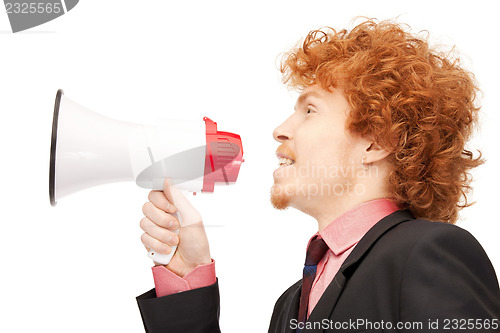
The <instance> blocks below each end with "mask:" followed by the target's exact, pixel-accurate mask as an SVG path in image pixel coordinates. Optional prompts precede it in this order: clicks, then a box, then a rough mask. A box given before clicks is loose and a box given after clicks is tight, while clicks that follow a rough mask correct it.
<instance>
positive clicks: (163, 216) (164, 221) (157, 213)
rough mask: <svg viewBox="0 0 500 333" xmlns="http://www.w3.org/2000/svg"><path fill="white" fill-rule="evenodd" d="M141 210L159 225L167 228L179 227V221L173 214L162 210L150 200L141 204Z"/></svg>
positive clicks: (175, 228)
mask: <svg viewBox="0 0 500 333" xmlns="http://www.w3.org/2000/svg"><path fill="white" fill-rule="evenodd" d="M142 212H143V213H144V215H145V216H146V217H148V218H149V219H150V220H151V221H153V222H154V223H156V224H157V225H159V226H160V227H163V228H167V229H169V230H177V229H179V221H178V220H177V219H176V218H175V216H172V215H171V214H169V213H166V212H164V211H163V210H161V209H159V208H158V207H156V206H155V205H154V204H153V203H152V202H150V201H148V202H146V203H145V204H144V205H143V206H142Z"/></svg>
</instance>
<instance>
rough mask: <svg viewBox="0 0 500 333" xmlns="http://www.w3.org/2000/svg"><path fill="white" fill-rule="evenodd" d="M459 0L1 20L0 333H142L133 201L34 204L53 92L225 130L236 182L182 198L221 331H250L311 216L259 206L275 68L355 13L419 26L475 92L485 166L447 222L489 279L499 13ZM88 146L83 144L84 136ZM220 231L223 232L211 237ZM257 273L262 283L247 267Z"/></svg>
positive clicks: (187, 7)
mask: <svg viewBox="0 0 500 333" xmlns="http://www.w3.org/2000/svg"><path fill="white" fill-rule="evenodd" d="M493 3H494V2H476V3H475V4H474V5H473V6H472V7H470V6H471V3H470V1H462V2H460V1H413V2H406V1H404V2H403V1H376V2H375V1H359V0H358V1H352V2H348V1H342V2H340V1H307V2H306V1H283V2H278V1H274V2H271V1H247V2H243V1H232V2H229V1H227V2H220V1H184V2H181V1H175V2H174V1H160V0H156V1H153V0H142V1H128V0H126V1H125V0H120V1H118V0H113V1H111V0H108V1H97V0H82V1H80V3H79V4H78V5H77V6H76V7H75V8H74V9H73V10H72V11H70V12H69V13H68V14H66V15H64V16H62V17H60V18H58V19H56V20H54V21H52V22H49V23H47V24H44V25H42V26H39V27H36V28H33V29H31V30H29V31H26V32H23V33H17V34H12V33H11V32H10V26H9V23H8V19H7V15H6V14H5V13H4V12H3V8H2V12H1V13H0V47H1V50H2V51H1V54H0V76H1V79H0V112H1V118H0V145H1V146H0V147H1V149H0V152H1V155H0V156H1V157H0V158H1V161H0V162H1V163H0V175H1V183H0V191H1V192H0V193H1V198H0V207H1V209H0V226H1V230H0V247H1V248H0V255H1V273H0V279H1V282H0V295H1V297H0V305H1V317H2V320H1V321H0V331H2V332H9V333H11V332H53V333H55V332H141V331H143V328H142V322H141V319H140V315H139V311H138V308H137V305H136V301H135V296H137V295H139V294H141V293H143V292H145V291H147V290H149V289H150V288H152V287H153V279H152V274H151V270H150V267H151V262H150V261H149V259H148V258H147V257H146V254H145V250H144V248H143V246H142V244H141V242H140V240H139V237H140V235H141V233H142V232H141V230H140V228H139V226H138V224H139V220H140V218H141V216H142V214H141V206H142V204H143V203H144V202H145V200H146V198H147V193H148V191H147V190H143V189H140V188H138V187H136V186H135V185H134V184H133V183H121V184H111V185H106V186H101V187H98V188H93V189H90V190H87V191H84V192H80V193H77V194H75V195H73V196H70V197H68V198H65V199H63V200H61V201H60V202H59V203H58V205H57V207H56V208H53V207H51V206H50V204H49V198H48V167H49V148H50V131H51V123H52V112H53V102H54V97H55V93H56V91H57V89H59V88H63V89H64V90H65V93H66V96H68V97H70V98H72V99H74V100H76V101H78V102H80V103H81V104H83V105H85V106H87V107H89V108H90V109H93V110H96V111H98V112H100V113H102V114H105V115H107V116H109V117H113V118H117V119H121V120H128V121H135V122H143V121H146V120H150V119H159V118H163V119H165V118H166V119H168V118H169V117H171V118H183V117H186V118H200V119H201V118H202V117H203V116H209V117H210V118H212V119H213V120H215V121H216V122H217V123H218V128H219V130H223V131H230V132H235V133H239V134H240V135H241V137H242V138H243V147H244V153H245V156H244V157H245V160H246V162H245V163H244V164H243V166H242V168H241V172H240V176H239V179H238V183H237V184H236V185H233V186H230V187H227V188H221V187H217V188H216V189H215V193H214V194H213V195H197V196H196V197H192V196H190V198H191V199H192V202H193V204H194V205H195V206H196V207H197V208H198V209H199V210H200V212H201V213H202V215H203V217H204V220H205V222H206V224H207V225H212V226H214V227H211V228H209V229H208V235H209V238H210V242H211V252H212V257H213V258H215V260H216V262H217V264H216V269H217V275H218V277H219V283H220V290H221V318H220V322H221V327H222V330H223V332H265V331H267V326H268V323H269V319H270V315H271V312H272V308H273V305H274V302H275V300H276V299H277V297H278V296H279V295H281V293H282V292H283V291H284V290H285V289H286V288H287V287H288V286H289V285H290V284H292V283H293V282H295V281H296V280H298V279H299V278H300V276H301V269H302V268H301V266H302V264H303V260H304V255H305V246H306V243H307V240H308V239H309V237H310V236H311V235H312V234H313V233H314V231H315V228H316V223H315V221H314V220H313V219H312V218H311V217H309V216H306V215H304V214H302V213H300V212H297V211H294V210H287V211H276V210H274V209H273V208H272V206H271V204H270V203H269V189H270V187H271V185H272V182H273V178H272V172H273V170H274V169H275V168H276V167H277V164H278V163H277V160H276V158H275V157H274V152H275V150H276V148H277V146H278V144H277V143H276V142H275V141H274V140H273V138H272V131H273V129H274V128H275V127H276V126H277V125H279V124H280V123H281V122H282V121H284V120H285V119H286V118H287V117H288V115H289V114H290V113H291V112H292V107H293V104H294V103H295V96H296V95H295V94H294V93H290V92H288V91H287V90H286V88H285V87H283V85H282V84H281V83H280V76H279V73H278V70H277V65H276V64H277V59H278V56H279V54H280V53H281V52H283V51H286V50H288V49H289V48H291V47H293V46H294V45H295V44H296V43H297V42H298V41H299V40H300V39H301V38H302V37H304V36H305V35H306V34H307V32H308V31H309V30H312V29H315V28H319V27H322V26H326V25H329V26H334V27H337V28H343V27H350V26H352V25H351V20H352V19H353V18H354V17H355V16H360V15H362V16H369V17H376V18H378V19H387V18H393V17H396V16H399V21H401V22H406V23H408V24H410V25H411V26H412V27H413V28H414V29H415V30H422V29H426V30H428V31H429V32H430V33H431V38H433V40H434V41H436V42H439V43H442V44H445V45H448V46H451V45H453V44H456V45H457V47H458V49H459V50H460V51H461V52H462V53H463V54H464V55H465V56H466V57H465V62H464V64H465V66H466V67H467V68H470V69H472V70H473V71H474V72H475V73H476V75H477V79H478V81H479V83H480V85H481V88H482V90H483V93H484V98H483V105H484V108H483V115H482V122H483V124H482V131H481V133H480V135H479V136H477V139H476V140H475V141H474V145H475V147H478V148H480V149H481V150H482V151H483V153H484V155H485V156H486V158H487V159H488V162H487V164H486V165H484V166H482V167H481V168H480V169H479V170H478V172H477V174H476V183H475V194H474V199H475V200H476V201H477V204H476V205H475V206H473V207H471V208H469V209H467V210H465V211H464V212H463V214H462V221H461V222H460V223H459V225H460V226H462V227H463V228H466V229H467V230H469V231H471V232H472V233H473V234H474V236H475V237H476V238H477V239H478V240H479V241H480V243H481V244H482V245H483V247H484V248H485V250H486V252H487V253H488V255H489V257H490V259H491V261H492V263H493V265H494V266H495V268H496V270H497V271H499V270H500V251H499V246H498V236H497V235H498V234H499V233H500V224H499V222H498V218H497V214H498V213H497V207H496V206H497V204H498V202H497V192H496V189H497V188H498V185H499V181H498V170H499V168H500V161H499V157H498V142H499V140H498V130H497V128H498V125H499V115H498V104H499V103H498V101H497V98H498V82H497V78H498V77H500V75H499V74H500V72H499V69H498V51H497V50H498V49H497V47H496V41H497V37H498V32H499V31H498V30H499V29H498V25H497V20H498V14H497V11H496V10H495V9H494V8H493V5H492V4H493ZM89 135H90V133H89ZM219 225H222V227H221V226H219ZM260 271H263V272H266V273H268V275H267V276H263V275H262V274H260V273H259V272H260Z"/></svg>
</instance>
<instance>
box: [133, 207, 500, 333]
mask: <svg viewBox="0 0 500 333" xmlns="http://www.w3.org/2000/svg"><path fill="white" fill-rule="evenodd" d="M301 286H302V280H299V281H298V282H297V283H295V284H294V285H293V286H291V287H290V288H288V290H286V291H285V292H284V293H283V295H282V296H281V297H280V298H279V299H278V301H277V302H276V305H275V308H274V311H273V314H272V318H271V323H270V326H269V332H273V333H274V332H280V333H281V332H283V333H284V332H288V333H291V332H295V328H297V327H298V324H297V322H296V318H297V312H298V305H299V299H300V292H301ZM137 301H138V304H139V308H140V311H141V315H142V319H143V322H144V326H145V328H146V332H162V333H166V332H173V333H185V332H220V329H219V325H218V315H219V293H218V285H217V283H215V284H214V285H212V286H208V287H205V288H200V289H195V290H191V291H187V292H183V293H179V294H175V295H169V296H165V297H160V298H156V297H155V292H154V289H153V290H150V291H149V292H147V293H145V294H143V295H141V296H139V297H137ZM187 314H189V315H187ZM499 321H500V290H499V286H498V280H497V277H496V275H495V271H494V269H493V266H492V265H491V262H490V261H489V259H488V257H487V255H486V253H485V252H484V250H483V248H482V247H481V245H480V244H479V243H478V242H477V240H476V239H475V238H474V237H473V236H472V235H471V234H469V233H468V232H467V231H465V230H463V229H461V228H459V227H457V226H454V225H450V224H447V223H441V222H429V221H426V220H417V219H414V218H413V216H412V215H411V214H410V213H409V212H407V211H397V212H395V213H393V214H391V215H389V216H387V217H385V218H383V219H382V220H381V221H379V222H378V223H377V224H376V225H375V226H374V227H373V228H371V229H370V230H369V231H368V232H367V233H366V235H365V236H364V237H363V238H362V239H361V240H360V241H359V243H358V244H357V245H356V247H355V248H354V250H353V251H352V252H351V254H350V255H349V256H348V257H347V259H346V260H345V262H344V263H343V264H342V266H341V268H340V270H339V272H338V273H337V274H336V275H335V277H334V279H333V281H332V282H331V284H330V285H329V287H328V288H327V289H326V291H325V292H324V294H323V296H322V297H321V299H320V300H319V302H318V304H317V305H316V307H315V308H314V309H313V311H312V313H311V315H310V317H309V319H308V323H306V325H305V328H304V330H303V331H302V332H303V333H308V332H383V331H387V332H389V331H390V332H396V331H402V332H463V331H464V328H465V331H467V332H482V331H484V332H500V323H499ZM242 322H244V321H242ZM397 325H406V327H407V328H408V329H404V328H405V326H403V327H402V329H398V327H397ZM419 325H421V326H419ZM410 326H411V327H410ZM486 326H488V327H489V328H488V329H485V327H486Z"/></svg>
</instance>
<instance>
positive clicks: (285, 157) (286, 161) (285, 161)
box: [276, 145, 295, 167]
mask: <svg viewBox="0 0 500 333" xmlns="http://www.w3.org/2000/svg"><path fill="white" fill-rule="evenodd" d="M276 157H277V158H278V160H279V166H280V167H283V166H289V165H292V164H294V163H295V155H294V154H293V152H292V151H291V149H289V148H288V147H285V146H283V145H282V146H279V147H278V149H277V150H276Z"/></svg>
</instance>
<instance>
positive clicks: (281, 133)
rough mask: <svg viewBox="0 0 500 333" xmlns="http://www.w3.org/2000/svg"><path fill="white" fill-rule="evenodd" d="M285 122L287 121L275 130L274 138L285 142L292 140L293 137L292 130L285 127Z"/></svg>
mask: <svg viewBox="0 0 500 333" xmlns="http://www.w3.org/2000/svg"><path fill="white" fill-rule="evenodd" d="M284 124H285V123H283V124H281V125H279V126H278V127H276V129H275V130H274V131H273V137H274V140H276V141H278V142H281V143H283V142H284V141H286V140H290V138H291V135H290V132H289V131H288V130H287V129H286V128H285V126H284Z"/></svg>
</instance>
